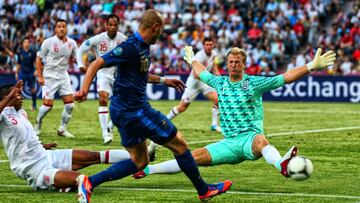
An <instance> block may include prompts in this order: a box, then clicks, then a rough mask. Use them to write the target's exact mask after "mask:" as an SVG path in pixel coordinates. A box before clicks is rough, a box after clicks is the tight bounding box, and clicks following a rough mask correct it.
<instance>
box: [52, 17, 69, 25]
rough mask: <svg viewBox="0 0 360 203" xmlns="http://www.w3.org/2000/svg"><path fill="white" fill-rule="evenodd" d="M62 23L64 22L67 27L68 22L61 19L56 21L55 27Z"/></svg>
mask: <svg viewBox="0 0 360 203" xmlns="http://www.w3.org/2000/svg"><path fill="white" fill-rule="evenodd" d="M61 22H64V23H65V24H66V25H67V21H66V20H64V19H61V18H58V19H57V20H56V21H55V27H56V25H57V24H58V23H61Z"/></svg>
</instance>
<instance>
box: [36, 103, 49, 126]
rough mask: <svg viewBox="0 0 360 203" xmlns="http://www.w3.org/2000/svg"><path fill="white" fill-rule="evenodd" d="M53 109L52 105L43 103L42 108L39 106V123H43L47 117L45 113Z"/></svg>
mask: <svg viewBox="0 0 360 203" xmlns="http://www.w3.org/2000/svg"><path fill="white" fill-rule="evenodd" d="M51 109H52V106H45V105H41V106H40V108H39V114H38V117H37V121H38V122H39V123H41V122H42V119H43V118H44V117H45V115H46V114H47V113H49V111H51Z"/></svg>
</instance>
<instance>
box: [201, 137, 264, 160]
mask: <svg viewBox="0 0 360 203" xmlns="http://www.w3.org/2000/svg"><path fill="white" fill-rule="evenodd" d="M257 134H258V133H256V132H249V133H247V134H245V135H239V136H236V137H232V138H225V139H223V140H220V141H219V142H215V143H212V144H209V145H207V146H206V147H205V148H206V149H207V150H208V151H209V153H210V156H211V160H212V162H211V165H221V164H238V163H241V162H243V161H245V160H257V159H259V158H260V157H256V156H254V154H253V153H252V143H253V141H254V138H255V136H256V135H257Z"/></svg>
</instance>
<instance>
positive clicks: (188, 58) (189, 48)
mask: <svg viewBox="0 0 360 203" xmlns="http://www.w3.org/2000/svg"><path fill="white" fill-rule="evenodd" d="M184 52H185V55H184V57H183V59H184V60H185V61H186V62H187V63H188V64H190V65H191V63H192V58H193V56H194V52H193V50H192V46H185V48H184Z"/></svg>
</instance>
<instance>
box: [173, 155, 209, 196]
mask: <svg viewBox="0 0 360 203" xmlns="http://www.w3.org/2000/svg"><path fill="white" fill-rule="evenodd" d="M175 159H176V161H177V162H178V164H179V167H180V168H181V170H182V171H183V172H184V173H185V174H186V176H187V177H188V178H189V179H190V180H191V182H192V184H193V185H194V187H195V188H196V190H197V191H198V194H199V195H204V194H205V193H206V192H207V191H208V185H207V184H206V183H205V181H204V180H203V179H202V178H201V176H200V172H199V169H198V167H197V165H196V162H195V160H194V157H193V156H192V154H191V152H190V150H187V151H186V152H184V153H183V154H182V155H179V156H176V155H175Z"/></svg>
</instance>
